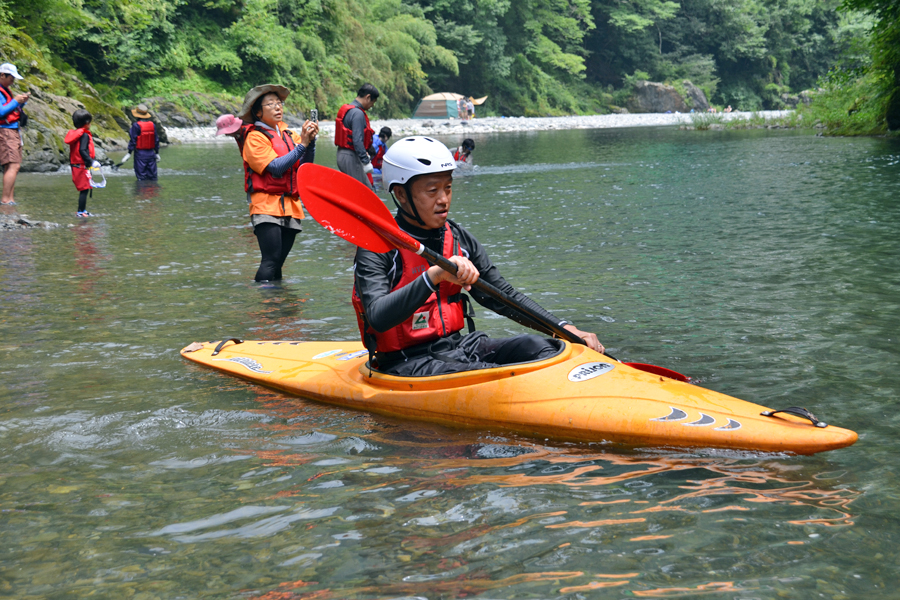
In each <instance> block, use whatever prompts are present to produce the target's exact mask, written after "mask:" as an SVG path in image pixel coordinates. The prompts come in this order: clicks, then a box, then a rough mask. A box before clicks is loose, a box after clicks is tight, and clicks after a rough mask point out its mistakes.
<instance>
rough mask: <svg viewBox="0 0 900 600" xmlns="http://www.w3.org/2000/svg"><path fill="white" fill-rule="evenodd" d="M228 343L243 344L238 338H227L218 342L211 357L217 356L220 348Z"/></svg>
mask: <svg viewBox="0 0 900 600" xmlns="http://www.w3.org/2000/svg"><path fill="white" fill-rule="evenodd" d="M228 342H234V343H235V344H243V343H244V340H241V339H238V338H228V339H227V340H222V341H221V342H219V344H218V345H217V346H216V349H215V350H213V351H212V355H213V356H215V355H216V354H218V353H219V352H221V351H222V348H223V347H224V346H225V344H227V343H228Z"/></svg>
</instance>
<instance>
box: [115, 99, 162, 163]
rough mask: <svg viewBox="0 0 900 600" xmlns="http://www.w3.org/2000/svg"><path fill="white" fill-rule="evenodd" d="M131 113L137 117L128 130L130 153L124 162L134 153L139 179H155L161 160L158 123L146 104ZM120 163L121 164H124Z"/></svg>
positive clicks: (138, 106)
mask: <svg viewBox="0 0 900 600" xmlns="http://www.w3.org/2000/svg"><path fill="white" fill-rule="evenodd" d="M131 114H132V115H134V118H135V119H137V121H135V122H134V123H132V124H131V129H130V130H129V131H128V137H129V138H130V139H129V141H128V154H126V155H125V158H123V159H122V163H124V162H125V161H126V160H128V159H129V158H130V157H131V155H132V154H134V175H135V177H137V178H138V179H139V180H155V179H156V177H157V171H156V163H157V162H159V134H158V133H157V132H156V125H155V124H154V123H153V121H151V120H150V119H152V118H153V115H151V114H150V110H149V109H148V108H147V105H146V104H138V105H137V106H136V107H135V108H134V109H133V110H132V111H131ZM122 163H119V164H122Z"/></svg>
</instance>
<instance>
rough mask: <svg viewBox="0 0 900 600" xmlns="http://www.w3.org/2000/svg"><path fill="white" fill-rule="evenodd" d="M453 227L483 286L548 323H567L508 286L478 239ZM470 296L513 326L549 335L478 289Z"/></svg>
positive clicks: (459, 228) (471, 291)
mask: <svg viewBox="0 0 900 600" xmlns="http://www.w3.org/2000/svg"><path fill="white" fill-rule="evenodd" d="M454 226H455V228H456V230H457V233H458V236H459V245H460V247H461V248H463V249H465V250H466V251H467V252H468V253H469V260H471V261H472V264H474V265H475V268H476V269H478V272H479V273H480V274H481V279H482V280H483V281H485V282H486V283H490V284H491V285H493V286H494V287H495V288H497V289H499V290H500V291H502V292H504V293H505V294H506V295H508V296H509V297H510V298H512V299H513V300H514V301H516V302H517V303H519V304H522V305H524V306H527V307H529V308H531V309H532V310H533V311H534V312H536V313H538V314H540V315H542V316H543V317H544V318H545V319H547V320H548V321H551V322H553V323H556V324H564V323H568V321H566V320H564V319H560V318H559V317H557V316H555V315H554V314H553V313H551V312H550V311H548V310H546V309H545V308H543V307H542V306H541V305H539V304H538V303H537V302H535V301H534V300H532V299H531V298H529V297H528V296H526V295H525V294H523V293H522V292H520V291H518V290H517V289H516V288H514V287H513V286H512V285H510V283H509V282H508V281H506V280H505V279H504V278H503V276H502V275H501V274H500V270H499V269H497V267H496V266H495V265H494V263H493V262H491V259H490V257H488V255H487V252H485V250H484V246H482V245H481V243H480V242H479V241H478V240H477V239H475V236H473V235H472V234H471V233H469V232H468V231H466V230H465V229H463V228H462V227H460V226H459V225H456V224H455V223H454ZM469 293H470V294H471V295H472V298H474V299H475V301H476V302H478V304H480V305H482V306H484V307H485V308H487V309H489V310H492V311H494V312H495V313H497V314H498V315H502V316H504V317H507V318H509V319H512V320H513V321H515V322H516V323H519V324H520V325H524V326H525V327H529V328H531V329H535V330H537V331H540V332H542V333H549V332H547V331H545V330H544V329H543V328H542V327H541V326H540V325H538V324H537V323H535V322H533V321H532V320H531V319H529V318H528V317H526V316H525V315H523V314H521V313H520V312H519V311H517V310H515V309H513V308H510V307H508V306H506V305H505V304H503V303H501V302H499V301H497V300H494V299H493V298H491V297H490V296H488V295H487V294H485V293H484V292H480V291H478V290H477V289H475V288H472V289H471V290H470V292H469Z"/></svg>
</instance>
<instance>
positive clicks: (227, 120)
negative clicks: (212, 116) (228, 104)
mask: <svg viewBox="0 0 900 600" xmlns="http://www.w3.org/2000/svg"><path fill="white" fill-rule="evenodd" d="M243 124H244V122H243V121H241V120H240V119H238V118H237V117H236V116H234V115H222V116H221V117H219V118H218V119H216V135H231V134H232V133H234V132H235V131H237V130H238V129H240V128H241V125H243Z"/></svg>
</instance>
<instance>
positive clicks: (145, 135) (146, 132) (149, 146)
mask: <svg viewBox="0 0 900 600" xmlns="http://www.w3.org/2000/svg"><path fill="white" fill-rule="evenodd" d="M137 124H138V126H139V127H140V128H141V133H140V134H139V135H138V137H137V141H136V142H135V143H134V147H135V148H137V149H138V150H153V149H155V148H156V126H155V125H154V124H153V121H138V122H137Z"/></svg>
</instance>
